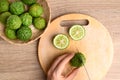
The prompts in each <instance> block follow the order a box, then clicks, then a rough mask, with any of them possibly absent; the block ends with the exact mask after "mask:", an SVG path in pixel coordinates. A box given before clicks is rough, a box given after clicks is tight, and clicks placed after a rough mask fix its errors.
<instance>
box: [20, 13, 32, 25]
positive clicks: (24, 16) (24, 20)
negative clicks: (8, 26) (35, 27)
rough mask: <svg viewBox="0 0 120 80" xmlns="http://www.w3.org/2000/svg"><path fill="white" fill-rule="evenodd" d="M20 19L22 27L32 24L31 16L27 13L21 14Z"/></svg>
mask: <svg viewBox="0 0 120 80" xmlns="http://www.w3.org/2000/svg"><path fill="white" fill-rule="evenodd" d="M20 18H21V21H22V24H23V25H24V26H30V25H31V24H32V16H31V15H30V14H29V13H24V14H22V15H21V16H20Z"/></svg>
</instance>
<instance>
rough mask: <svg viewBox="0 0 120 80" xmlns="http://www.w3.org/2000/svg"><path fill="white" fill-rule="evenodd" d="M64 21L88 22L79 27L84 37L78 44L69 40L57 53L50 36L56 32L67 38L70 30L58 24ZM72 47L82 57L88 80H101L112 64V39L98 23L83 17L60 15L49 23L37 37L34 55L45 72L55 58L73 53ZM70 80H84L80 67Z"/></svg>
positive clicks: (81, 15)
mask: <svg viewBox="0 0 120 80" xmlns="http://www.w3.org/2000/svg"><path fill="white" fill-rule="evenodd" d="M64 20H88V25H85V26H83V27H84V28H85V30H86V36H85V37H84V38H83V39H82V40H79V41H74V40H72V39H71V38H70V37H69V39H70V45H69V47H68V48H67V49H65V50H58V49H56V48H55V47H54V46H53V44H52V40H53V37H54V36H55V35H56V34H59V33H63V34H66V35H68V36H69V34H68V30H69V28H70V27H62V26H61V25H60V23H61V22H62V21H64ZM76 48H77V49H78V50H79V51H80V52H82V53H84V55H85V56H86V59H87V61H86V64H85V66H86V68H87V71H88V73H89V75H90V78H91V80H101V79H102V78H103V77H104V76H105V74H106V73H107V71H108V69H109V67H110V65H111V63H112V59H113V44H112V39H111V37H110V35H109V32H108V31H107V30H106V28H105V27H104V26H103V25H102V24H101V23H100V22H98V21H97V20H96V19H94V18H92V17H90V16H88V15H84V14H67V15H63V16H61V17H59V18H57V19H55V20H54V21H52V22H51V24H50V25H49V26H48V27H47V29H46V30H45V32H44V33H43V34H42V35H41V39H40V41H39V45H38V56H39V60H40V64H41V66H42V68H43V70H44V71H45V72H47V71H48V69H49V68H50V66H51V64H52V62H53V61H54V59H55V58H56V57H58V56H59V55H62V54H64V53H72V52H76V51H77V49H76ZM70 69H71V66H68V65H66V68H65V71H64V73H66V72H67V71H69V70H70ZM74 80H88V76H87V73H86V71H85V69H84V67H81V68H80V71H79V73H78V74H77V75H76V77H75V79H74Z"/></svg>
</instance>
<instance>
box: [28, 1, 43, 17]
mask: <svg viewBox="0 0 120 80" xmlns="http://www.w3.org/2000/svg"><path fill="white" fill-rule="evenodd" d="M29 13H30V15H31V16H33V17H40V16H41V15H42V14H43V7H42V6H41V5H39V4H38V3H36V4H33V5H32V6H30V9H29Z"/></svg>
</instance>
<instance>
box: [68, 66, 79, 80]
mask: <svg viewBox="0 0 120 80" xmlns="http://www.w3.org/2000/svg"><path fill="white" fill-rule="evenodd" d="M78 72H79V68H76V69H74V70H73V71H72V72H71V73H70V74H69V75H68V76H67V80H73V79H74V77H75V76H76V75H77V73H78Z"/></svg>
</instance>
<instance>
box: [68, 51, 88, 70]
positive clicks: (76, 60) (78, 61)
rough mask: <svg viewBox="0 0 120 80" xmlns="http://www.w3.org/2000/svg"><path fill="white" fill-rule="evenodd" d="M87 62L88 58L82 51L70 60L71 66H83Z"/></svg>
mask: <svg viewBox="0 0 120 80" xmlns="http://www.w3.org/2000/svg"><path fill="white" fill-rule="evenodd" d="M85 62H86V58H85V56H84V55H83V54H82V53H80V52H77V53H76V54H75V55H74V57H73V58H72V59H71V60H70V64H71V66H74V67H77V68H78V67H81V66H83V65H84V64H85Z"/></svg>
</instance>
